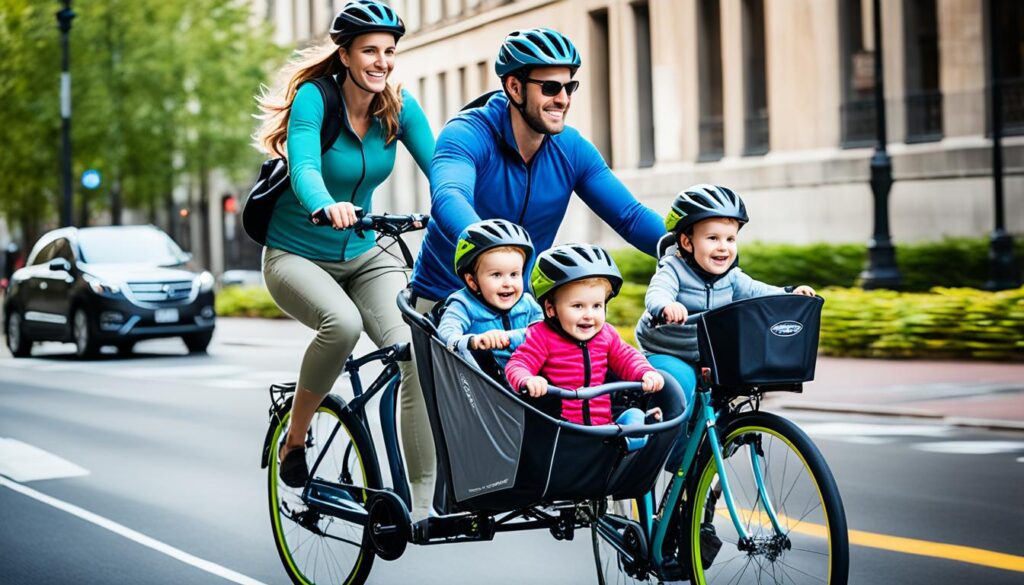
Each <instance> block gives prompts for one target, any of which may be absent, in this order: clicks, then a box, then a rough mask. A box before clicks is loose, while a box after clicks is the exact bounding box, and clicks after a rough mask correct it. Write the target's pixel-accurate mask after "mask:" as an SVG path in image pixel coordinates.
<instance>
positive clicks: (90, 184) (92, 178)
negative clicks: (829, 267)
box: [82, 169, 100, 189]
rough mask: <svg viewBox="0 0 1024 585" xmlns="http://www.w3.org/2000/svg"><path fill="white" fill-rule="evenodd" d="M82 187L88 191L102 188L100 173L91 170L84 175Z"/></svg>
mask: <svg viewBox="0 0 1024 585" xmlns="http://www.w3.org/2000/svg"><path fill="white" fill-rule="evenodd" d="M82 186H83V187H85V188H86V189H95V188H96V187H99V186H100V172H99V171H97V170H96V169H89V170H87V171H85V172H84V173H82Z"/></svg>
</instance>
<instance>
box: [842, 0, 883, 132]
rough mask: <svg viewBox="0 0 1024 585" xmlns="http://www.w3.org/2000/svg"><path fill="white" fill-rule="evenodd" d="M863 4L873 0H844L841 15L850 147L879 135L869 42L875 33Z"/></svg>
mask: <svg viewBox="0 0 1024 585" xmlns="http://www.w3.org/2000/svg"><path fill="white" fill-rule="evenodd" d="M862 4H866V5H867V6H870V0H842V3H841V10H842V12H841V13H840V18H839V23H840V24H839V26H840V28H841V30H840V42H841V43H842V48H843V50H842V60H843V62H842V66H843V68H842V82H843V88H842V89H843V105H842V107H841V111H840V118H841V119H842V141H843V146H848V147H855V146H869V145H871V144H873V142H874V137H875V53H874V50H873V47H872V48H871V50H869V49H868V47H869V46H870V45H869V43H867V42H865V35H869V36H873V35H872V30H871V21H870V18H865V14H864V11H863V8H864V6H863V5H862ZM869 16H870V15H869ZM865 25H867V26H866V27H865Z"/></svg>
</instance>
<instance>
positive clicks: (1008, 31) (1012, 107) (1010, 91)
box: [986, 0, 1024, 134]
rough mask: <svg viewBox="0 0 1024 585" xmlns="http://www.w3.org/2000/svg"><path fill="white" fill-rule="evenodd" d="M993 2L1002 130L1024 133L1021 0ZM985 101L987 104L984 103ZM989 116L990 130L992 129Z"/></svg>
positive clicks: (1023, 10) (1023, 6)
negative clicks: (994, 4) (996, 28)
mask: <svg viewBox="0 0 1024 585" xmlns="http://www.w3.org/2000/svg"><path fill="white" fill-rule="evenodd" d="M989 1H990V2H996V6H995V13H996V26H997V27H999V30H998V32H997V40H998V43H999V46H998V47H996V58H997V59H999V62H998V63H999V78H998V80H997V81H998V83H999V87H1000V88H1001V89H1002V101H1003V107H1002V110H1003V116H1002V118H1003V134H1024V28H1022V27H1024V2H1020V1H1019V0H989ZM986 105H988V104H986ZM991 125H992V122H991V119H990V120H989V126H990V128H989V132H991Z"/></svg>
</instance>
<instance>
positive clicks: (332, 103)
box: [242, 77, 342, 246]
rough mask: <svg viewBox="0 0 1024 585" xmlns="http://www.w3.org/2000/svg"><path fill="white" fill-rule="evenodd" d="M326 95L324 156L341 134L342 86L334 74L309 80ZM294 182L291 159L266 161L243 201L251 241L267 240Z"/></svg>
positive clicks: (322, 131) (322, 138)
mask: <svg viewBox="0 0 1024 585" xmlns="http://www.w3.org/2000/svg"><path fill="white" fill-rule="evenodd" d="M310 81H311V82H312V83H313V84H314V85H316V87H317V89H319V90H320V95H321V97H323V98H324V121H323V124H322V125H321V126H320V154H321V156H322V155H323V154H324V153H325V152H327V150H328V149H330V148H331V145H333V144H334V141H335V140H337V139H338V135H339V134H341V125H342V119H341V116H342V111H341V88H340V87H339V86H338V82H337V81H336V80H335V79H334V77H319V78H317V79H311V80H310ZM290 182H291V175H290V173H289V172H288V161H287V160H286V159H285V158H284V157H281V158H272V159H270V160H267V161H264V163H263V165H262V166H261V167H260V175H259V177H257V179H256V184H255V185H253V186H252V189H250V190H249V196H248V197H246V198H245V203H244V204H242V229H244V230H245V233H246V234H247V235H248V236H249V238H251V239H252V241H254V242H256V243H257V244H259V245H261V246H263V245H266V243H267V229H268V228H269V227H270V216H271V215H272V214H273V213H274V204H275V203H277V198H278V197H280V196H281V193H283V192H284V190H285V188H286V187H287V186H288V184H289V183H290Z"/></svg>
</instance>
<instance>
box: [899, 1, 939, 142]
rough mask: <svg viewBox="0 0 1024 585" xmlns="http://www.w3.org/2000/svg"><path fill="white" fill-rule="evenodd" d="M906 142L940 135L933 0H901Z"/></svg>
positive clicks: (932, 138) (937, 49)
mask: <svg viewBox="0 0 1024 585" xmlns="http://www.w3.org/2000/svg"><path fill="white" fill-rule="evenodd" d="M903 6H904V10H905V12H904V15H905V18H904V19H903V20H904V22H905V23H906V34H905V37H904V38H905V42H906V63H907V65H906V84H907V93H906V108H907V142H926V141H930V140H939V139H941V138H942V91H941V90H940V89H939V23H938V17H937V12H936V9H935V0H905V3H904V4H903Z"/></svg>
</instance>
